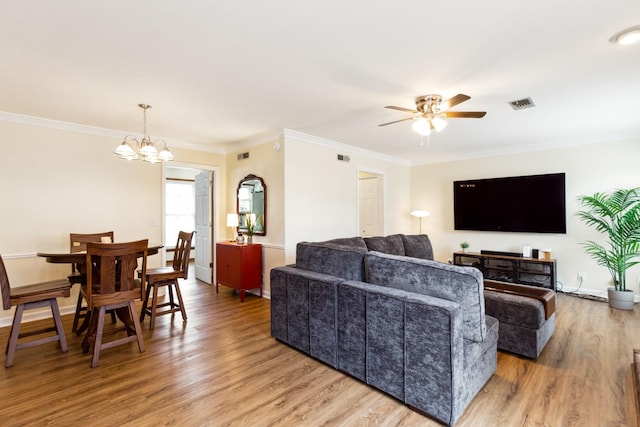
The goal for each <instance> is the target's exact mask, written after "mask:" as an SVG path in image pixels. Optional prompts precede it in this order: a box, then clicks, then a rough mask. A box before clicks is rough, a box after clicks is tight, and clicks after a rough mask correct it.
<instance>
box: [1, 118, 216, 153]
mask: <svg viewBox="0 0 640 427" xmlns="http://www.w3.org/2000/svg"><path fill="white" fill-rule="evenodd" d="M0 121H2V122H9V123H18V124H22V125H27V126H37V127H43V128H47V129H55V130H63V131H67V132H74V133H81V134H85V135H96V136H102V137H105V138H113V139H124V137H125V136H127V135H136V136H138V137H142V134H140V133H136V132H124V131H120V130H115V129H106V128H100V127H95V126H87V125H81V124H78V123H70V122H63V121H60V120H52V119H44V118H42V117H34V116H27V115H24V114H16V113H9V112H6V111H0ZM158 138H162V139H164V140H165V141H166V142H167V145H169V146H170V147H180V148H186V149H191V150H197V151H205V152H211V153H217V154H224V153H223V151H222V150H220V149H219V148H218V147H213V146H211V145H205V144H197V143H194V142H187V141H181V140H176V139H171V138H164V137H158Z"/></svg>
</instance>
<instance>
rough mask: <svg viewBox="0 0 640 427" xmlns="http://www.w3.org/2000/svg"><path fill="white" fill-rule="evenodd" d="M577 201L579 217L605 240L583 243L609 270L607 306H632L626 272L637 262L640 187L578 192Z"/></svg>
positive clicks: (639, 251) (626, 308)
mask: <svg viewBox="0 0 640 427" xmlns="http://www.w3.org/2000/svg"><path fill="white" fill-rule="evenodd" d="M578 202H579V203H580V205H581V207H582V210H580V211H578V213H577V215H578V217H579V218H580V219H581V220H583V221H584V222H585V223H586V224H587V225H589V226H591V227H593V228H594V229H595V230H596V231H598V232H600V233H602V234H604V236H605V237H606V242H605V243H604V244H600V243H597V242H595V241H593V240H589V241H587V242H585V243H583V245H584V247H585V250H586V252H587V254H589V255H590V256H591V257H592V258H593V259H595V260H596V262H597V263H598V264H599V265H601V266H603V267H606V268H607V269H608V270H609V273H610V274H611V278H612V279H613V283H614V287H612V288H609V289H608V292H607V293H608V297H609V306H610V307H614V308H621V309H625V310H632V309H633V300H634V294H633V290H630V289H627V280H626V279H627V277H626V272H627V270H628V269H629V268H630V267H633V266H634V265H636V264H638V263H640V188H632V189H618V190H613V191H610V192H606V193H595V194H594V195H593V196H579V197H578Z"/></svg>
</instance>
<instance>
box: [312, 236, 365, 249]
mask: <svg viewBox="0 0 640 427" xmlns="http://www.w3.org/2000/svg"><path fill="white" fill-rule="evenodd" d="M321 243H332V244H334V245H341V246H349V247H352V248H360V249H367V244H366V243H365V242H364V239H363V238H362V237H341V238H338V239H332V240H327V241H326V242H321Z"/></svg>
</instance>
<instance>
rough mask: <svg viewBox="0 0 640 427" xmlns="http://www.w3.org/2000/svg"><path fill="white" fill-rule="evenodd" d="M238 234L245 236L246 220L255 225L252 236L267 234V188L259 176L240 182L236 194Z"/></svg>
mask: <svg viewBox="0 0 640 427" xmlns="http://www.w3.org/2000/svg"><path fill="white" fill-rule="evenodd" d="M237 212H238V233H239V234H247V219H250V220H252V222H253V223H254V224H255V225H254V229H253V234H255V235H258V236H264V235H266V234H267V186H266V185H264V181H263V180H262V178H260V177H259V176H255V175H247V176H245V177H244V178H243V179H241V180H240V183H239V184H238V193H237Z"/></svg>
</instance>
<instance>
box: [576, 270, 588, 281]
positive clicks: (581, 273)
mask: <svg viewBox="0 0 640 427" xmlns="http://www.w3.org/2000/svg"><path fill="white" fill-rule="evenodd" d="M585 280H587V275H586V274H585V273H583V272H579V273H578V282H584V281H585Z"/></svg>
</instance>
